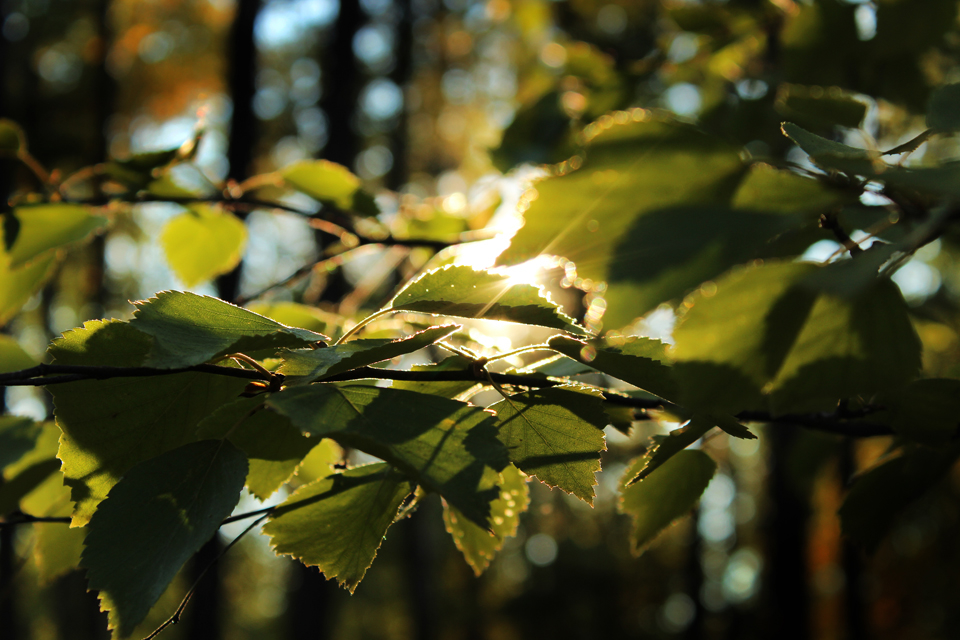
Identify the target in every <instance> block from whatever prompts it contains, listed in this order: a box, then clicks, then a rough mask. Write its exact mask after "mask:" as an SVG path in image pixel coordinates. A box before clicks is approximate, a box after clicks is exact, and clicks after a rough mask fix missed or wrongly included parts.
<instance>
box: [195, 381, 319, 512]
mask: <svg viewBox="0 0 960 640" xmlns="http://www.w3.org/2000/svg"><path fill="white" fill-rule="evenodd" d="M263 402H264V399H263V398H262V397H254V398H240V399H237V400H234V401H233V402H230V403H228V404H225V405H223V406H221V407H220V408H218V409H217V410H216V411H214V412H213V413H212V414H210V415H209V416H208V417H206V418H204V419H203V421H202V422H200V424H199V425H198V427H197V436H198V437H199V438H202V439H207V438H211V439H212V438H224V437H225V438H226V439H227V440H229V441H230V442H232V443H233V444H234V445H235V446H236V447H237V448H238V449H240V450H241V451H242V452H243V453H244V454H245V455H246V456H247V460H248V461H249V462H250V473H249V474H248V475H247V483H246V486H247V489H249V490H250V493H252V494H253V495H255V496H256V497H258V498H259V499H261V500H266V499H267V498H269V497H270V496H271V495H272V494H273V492H274V491H276V490H277V489H279V488H280V486H281V485H282V484H283V483H284V482H286V481H287V480H289V479H290V476H292V475H293V472H294V471H295V470H296V468H297V465H299V464H300V461H301V460H303V458H304V457H305V456H306V455H307V454H308V453H310V450H311V449H313V448H314V446H316V445H317V444H318V442H319V438H305V437H304V436H303V434H301V433H300V431H299V430H297V429H295V428H294V427H293V425H291V424H290V421H289V420H288V419H287V418H285V417H283V416H281V415H280V414H278V413H276V412H275V411H271V410H269V409H266V408H265V407H264V404H263Z"/></svg>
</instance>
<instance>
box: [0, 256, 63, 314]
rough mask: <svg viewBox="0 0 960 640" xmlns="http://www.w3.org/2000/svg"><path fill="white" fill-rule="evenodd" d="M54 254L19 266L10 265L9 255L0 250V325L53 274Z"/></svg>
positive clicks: (15, 312)
mask: <svg viewBox="0 0 960 640" xmlns="http://www.w3.org/2000/svg"><path fill="white" fill-rule="evenodd" d="M55 262H56V256H55V255H53V253H50V254H48V255H46V256H41V257H39V258H37V259H36V260H34V261H32V262H30V264H26V265H23V266H22V267H19V268H13V267H11V266H10V256H9V255H7V253H6V252H5V251H0V325H4V324H6V323H7V321H8V320H10V318H12V317H13V316H15V315H16V314H17V312H18V311H20V307H22V306H23V305H24V304H26V302H27V300H29V299H30V296H32V295H33V294H34V293H36V292H37V291H39V290H40V287H41V286H43V283H44V282H46V281H47V279H48V278H49V277H50V276H51V275H52V274H53V265H54V263H55Z"/></svg>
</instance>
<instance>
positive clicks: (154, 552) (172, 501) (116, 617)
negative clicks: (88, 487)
mask: <svg viewBox="0 0 960 640" xmlns="http://www.w3.org/2000/svg"><path fill="white" fill-rule="evenodd" d="M246 475H247V461H246V458H244V456H243V454H242V453H240V451H238V450H237V449H236V447H234V446H233V445H231V444H230V443H229V442H224V441H222V440H204V441H202V442H193V443H190V444H187V445H184V446H182V447H180V448H178V449H175V450H172V451H168V452H167V453H164V454H162V455H160V456H157V457H156V458H152V459H150V460H146V461H144V462H141V463H140V464H138V465H137V466H135V467H133V468H132V469H130V471H129V472H127V473H126V474H125V475H124V476H123V479H121V480H120V482H119V483H117V485H116V486H115V487H114V488H113V489H112V490H111V491H110V495H109V496H108V497H107V499H106V500H104V501H103V503H102V504H101V505H100V507H99V508H98V509H97V512H96V513H95V514H94V516H93V518H92V519H91V520H90V525H89V531H88V533H87V539H86V541H85V543H84V550H83V557H82V559H81V565H82V566H83V567H85V568H86V570H87V579H88V581H89V585H90V589H91V590H97V591H99V592H100V593H99V596H100V607H101V609H102V610H104V611H109V614H110V615H109V620H110V622H109V628H110V629H113V630H114V631H115V635H116V636H118V637H121V638H124V637H127V636H129V635H130V634H131V633H132V632H133V630H134V629H135V628H136V626H137V625H138V624H139V623H140V622H141V621H142V620H143V619H144V617H145V616H146V615H147V612H148V611H150V608H151V607H152V606H153V605H154V604H155V603H156V602H157V600H158V599H159V598H160V595H161V594H162V593H163V591H164V589H166V588H167V585H168V584H170V581H171V580H173V578H174V576H176V575H177V572H178V571H179V570H180V567H182V566H183V563H184V562H186V561H187V560H188V559H189V558H190V557H191V556H192V555H193V554H194V553H196V552H197V551H198V550H199V549H200V547H202V546H203V544H204V543H205V542H207V540H209V539H210V538H211V537H212V536H213V535H214V534H215V533H216V532H217V529H219V528H220V523H221V521H222V520H223V519H224V518H226V517H227V516H228V515H230V512H231V511H233V508H234V507H235V506H236V504H237V502H238V501H239V499H240V490H241V489H242V488H243V479H244V478H245V477H246Z"/></svg>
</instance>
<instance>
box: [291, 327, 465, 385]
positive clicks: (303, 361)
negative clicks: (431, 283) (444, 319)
mask: <svg viewBox="0 0 960 640" xmlns="http://www.w3.org/2000/svg"><path fill="white" fill-rule="evenodd" d="M458 329H460V325H458V324H450V325H444V326H441V327H431V328H429V329H425V330H423V331H420V332H418V333H415V334H413V335H411V336H407V337H405V338H401V339H399V340H382V339H373V340H353V341H351V342H345V343H342V344H337V345H331V346H329V347H326V348H324V349H309V350H308V349H302V350H298V351H285V352H284V353H283V365H282V366H281V367H280V369H279V372H280V373H282V374H283V375H285V376H287V378H288V384H304V383H307V382H314V381H315V380H322V379H324V378H329V377H331V376H335V375H337V374H338V373H344V372H346V371H350V370H352V369H357V368H359V367H365V366H367V365H370V364H374V363H375V362H382V361H384V360H390V359H391V358H396V357H397V356H402V355H405V354H408V353H413V352H414V351H419V350H420V349H423V348H424V347H427V346H430V345H431V344H434V343H436V342H439V341H440V340H443V339H444V338H446V337H447V336H449V335H450V334H452V333H454V332H455V331H457V330H458Z"/></svg>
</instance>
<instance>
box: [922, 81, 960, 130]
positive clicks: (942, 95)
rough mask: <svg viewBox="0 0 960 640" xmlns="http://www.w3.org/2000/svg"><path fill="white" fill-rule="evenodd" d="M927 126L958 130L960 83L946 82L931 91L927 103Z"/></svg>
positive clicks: (959, 127) (959, 126)
mask: <svg viewBox="0 0 960 640" xmlns="http://www.w3.org/2000/svg"><path fill="white" fill-rule="evenodd" d="M927 127H929V128H931V129H937V130H939V131H957V130H960V83H954V84H947V85H944V86H942V87H940V88H938V89H937V90H936V91H934V92H933V94H932V95H931V96H930V103H929V104H928V105H927Z"/></svg>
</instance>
